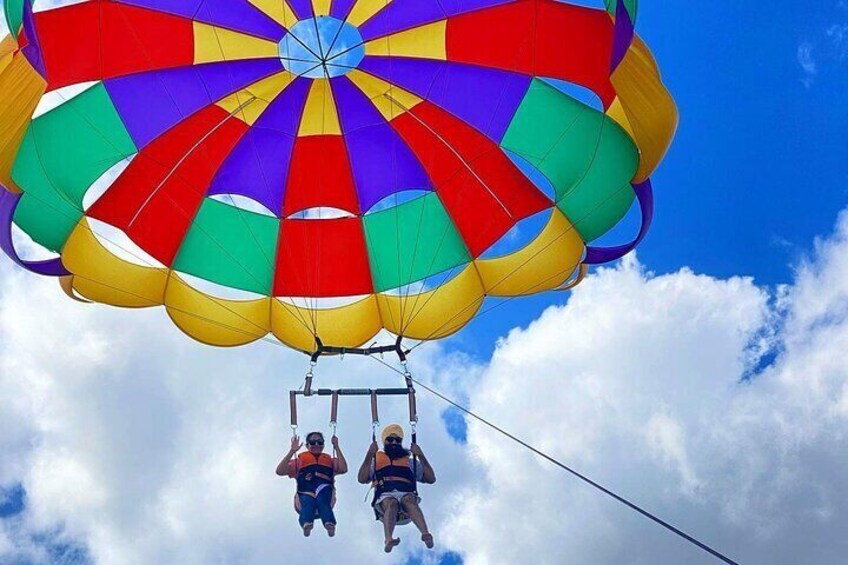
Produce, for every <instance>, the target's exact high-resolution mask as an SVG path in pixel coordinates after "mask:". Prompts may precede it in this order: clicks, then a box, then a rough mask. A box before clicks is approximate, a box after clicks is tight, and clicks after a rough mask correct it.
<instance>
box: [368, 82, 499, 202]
mask: <svg viewBox="0 0 848 565" xmlns="http://www.w3.org/2000/svg"><path fill="white" fill-rule="evenodd" d="M390 86H391V83H390ZM383 96H384V97H385V98H387V99H388V100H389V101H390V102H392V103H393V104H397V105H398V106H399V107H400V108H402V109H403V110H404V111H405V112H406V113H407V114H409V115H410V116H411V117H412V119H413V120H415V121H416V122H418V123H419V124H421V125H422V126H424V127H425V128H426V129H427V131H429V132H430V133H431V134H433V136H435V137H436V139H438V140H439V141H441V142H442V144H444V146H445V147H447V148H448V149H450V151H451V153H453V154H454V156H455V157H456V158H457V160H459V162H460V163H462V165H463V166H464V167H465V168H466V169H467V170H468V172H469V173H471V175H472V176H473V177H474V179H475V180H476V181H477V182H479V183H480V186H482V187H483V188H485V189H486V192H488V193H489V196H491V197H492V198H494V199H495V202H497V203H498V206H500V207H501V209H503V211H504V213H506V215H507V216H509V217H510V218H512V213H511V212H510V211H509V208H507V207H506V204H504V203H503V201H501V199H500V198H498V195H497V194H495V193H494V191H492V189H491V188H489V185H488V184H486V181H484V180H483V179H482V178H480V175H478V174H477V171H475V170H474V169H473V168H472V167H471V164H470V163H469V162H468V161H466V160H465V158H464V157H463V156H462V154H460V152H459V151H457V150H456V149H455V148H454V146H453V145H451V144H450V143H448V140H447V139H445V138H444V136H442V135H441V134H440V133H439V132H437V131H436V130H435V129H433V128H432V127H431V126H430V124H428V123H427V122H425V121H424V120H422V119H421V118H419V117H418V116H416V115H415V114H414V113H413V112H412V109H411V108H409V107H408V106H406V105H405V104H404V103H403V102H401V101H400V100H398V99H396V98H395V97H394V96H392V95H391V94H389V93H387V92H384V93H383Z"/></svg>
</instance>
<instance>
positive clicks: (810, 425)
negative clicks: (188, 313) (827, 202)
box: [0, 214, 848, 564]
mask: <svg viewBox="0 0 848 565" xmlns="http://www.w3.org/2000/svg"><path fill="white" fill-rule="evenodd" d="M0 280H2V281H3V285H2V290H0V398H2V399H3V400H2V410H0V451H2V453H3V457H2V458H0V488H2V489H3V492H10V491H11V490H13V489H14V488H15V487H16V486H17V485H20V486H22V488H23V489H24V490H25V492H26V497H25V504H24V508H23V509H22V510H21V511H20V512H16V513H14V514H13V515H11V516H7V517H5V518H3V519H0V561H3V562H7V561H12V562H15V561H21V562H35V563H39V562H41V563H49V562H87V561H92V562H97V563H121V564H123V563H129V564H132V563H154V562H180V563H209V562H221V563H235V562H238V563H268V562H275V561H280V560H281V559H286V558H289V557H291V556H296V555H307V552H309V554H316V555H321V556H322V557H323V558H325V560H327V561H329V560H330V559H343V560H344V562H346V563H371V562H374V560H375V559H381V560H382V562H392V560H388V559H386V558H385V557H384V556H383V555H382V553H381V544H380V536H381V533H380V529H379V526H378V524H376V523H375V522H374V521H373V519H372V516H371V515H370V510H369V508H368V505H367V504H366V503H363V498H364V497H365V494H366V493H365V491H364V490H363V489H361V488H359V487H358V486H357V485H355V481H354V479H353V477H345V478H343V479H341V480H340V485H339V490H340V500H339V506H338V515H339V521H340V528H339V536H337V538H336V539H334V540H333V541H332V542H330V541H329V540H327V539H326V538H325V537H322V536H321V532H320V531H319V532H317V533H316V535H314V536H313V537H312V538H310V539H309V540H304V539H303V538H302V536H300V534H299V532H298V531H297V529H296V526H295V517H294V515H293V513H292V510H291V507H290V504H291V495H292V485H291V484H290V483H289V482H287V481H286V480H284V479H278V478H276V477H275V476H274V475H273V469H274V467H275V466H276V463H277V461H278V459H279V458H280V457H281V456H282V454H283V452H284V451H285V449H286V445H287V438H288V434H289V430H288V427H287V422H288V415H287V405H286V401H287V399H286V391H287V390H288V389H289V388H291V387H293V386H294V387H296V386H297V385H299V383H300V381H301V379H302V377H301V375H302V374H303V373H304V372H305V370H306V362H305V360H304V359H303V358H302V357H300V356H299V355H296V354H294V353H291V352H288V351H287V350H285V349H283V348H280V347H275V346H273V345H269V344H267V343H264V342H262V343H258V344H255V345H253V346H250V347H247V348H243V349H241V350H239V351H229V350H214V349H209V348H204V347H202V346H200V345H196V344H194V343H192V342H190V341H188V340H187V339H185V338H184V337H183V336H182V335H180V334H179V333H178V332H177V330H175V329H173V328H171V327H170V325H169V324H168V323H167V322H166V321H165V320H164V319H163V318H164V314H163V313H162V312H160V311H141V312H139V311H133V312H130V311H122V310H115V309H107V308H102V307H98V306H81V305H78V304H72V303H70V302H69V301H67V299H65V298H62V297H61V296H60V295H61V293H60V292H58V291H57V289H56V288H55V287H54V283H53V282H51V281H45V280H40V279H36V278H33V277H31V276H28V275H26V274H23V273H21V272H19V271H17V270H13V269H12V268H11V267H9V266H8V265H7V264H5V263H4V264H3V266H2V267H0ZM845 351H848V214H843V215H842V216H841V218H840V220H839V222H838V224H837V227H836V230H835V232H834V233H833V234H832V235H831V236H830V237H828V238H827V239H823V240H821V241H819V242H817V243H816V246H815V250H814V252H813V253H811V255H810V257H809V258H807V259H806V260H804V261H802V262H800V264H799V265H798V267H797V270H796V276H795V279H794V281H793V282H792V284H791V285H788V286H786V287H784V288H779V289H766V288H761V287H758V286H757V285H756V283H755V281H753V280H751V279H749V278H744V277H737V278H732V279H728V280H721V279H716V278H713V277H709V276H705V275H697V274H695V273H692V272H690V271H688V270H686V269H684V270H681V271H679V272H677V273H672V274H666V275H661V276H655V275H653V274H652V273H650V272H648V271H647V270H646V269H645V267H643V266H642V265H640V264H639V263H638V262H637V261H636V260H634V259H630V260H628V261H625V262H624V263H622V264H621V265H619V266H618V267H616V268H610V269H602V270H600V271H598V272H597V273H596V274H594V275H593V276H592V277H591V278H590V279H589V280H588V281H587V283H586V284H585V285H584V286H582V287H581V288H580V289H578V290H577V291H576V292H575V293H573V294H572V295H571V297H570V298H569V300H568V302H567V303H566V304H564V305H562V306H559V307H554V308H550V309H548V310H547V311H545V312H544V313H542V314H541V316H540V317H539V319H538V320H536V321H535V322H534V323H532V324H531V325H530V326H529V327H527V328H519V329H515V330H513V331H512V332H511V333H510V334H509V335H508V336H506V337H505V338H503V340H502V341H501V342H500V343H499V345H498V347H497V349H496V352H495V354H494V356H493V358H492V359H491V360H489V361H487V362H485V363H476V362H474V361H472V360H469V359H466V358H463V357H461V356H456V355H453V356H449V355H446V354H444V353H443V352H442V351H441V350H440V349H439V348H438V346H437V345H434V346H429V345H428V346H426V347H422V348H421V349H419V350H418V352H420V354H419V355H418V356H416V357H415V358H414V359H413V361H412V364H413V368H414V370H415V371H416V373H417V375H418V376H419V377H420V378H422V379H423V380H424V381H426V382H428V383H430V384H433V385H435V386H436V387H437V388H440V389H443V390H444V391H445V392H447V393H449V394H451V395H454V396H457V397H460V398H462V399H463V400H464V401H466V402H468V404H469V405H470V406H471V407H472V408H473V409H474V410H475V411H477V412H479V413H480V414H483V415H485V416H488V417H490V418H491V419H493V420H494V421H495V422H496V423H498V424H500V425H502V426H503V427H505V428H507V429H509V430H511V431H514V432H515V433H516V434H518V435H519V436H521V437H523V438H525V439H527V440H529V441H530V442H531V443H533V444H535V445H536V446H538V447H539V448H541V449H543V450H545V451H547V452H549V453H551V454H552V455H553V456H555V457H557V458H560V459H561V460H563V461H564V462H566V463H567V464H569V465H571V466H573V467H575V468H577V469H578V470H580V471H582V472H585V473H586V474H588V475H589V476H592V477H593V478H595V479H597V480H598V481H600V482H601V483H603V484H605V485H607V486H609V487H611V488H612V489H613V490H616V491H617V492H619V493H621V494H623V495H625V496H627V497H629V498H631V499H632V500H634V501H635V502H637V503H639V504H641V505H643V506H645V507H646V508H648V509H649V510H651V511H653V512H655V513H657V514H658V515H660V516H662V517H663V518H666V519H668V520H669V521H670V522H672V523H674V524H675V525H678V526H679V527H681V528H682V529H684V530H686V531H688V532H690V533H693V534H695V535H696V536H698V537H700V538H702V539H703V540H704V541H706V542H707V543H709V544H712V545H714V546H715V547H717V548H719V549H720V550H722V551H724V552H726V553H727V554H728V555H729V556H731V557H733V558H735V559H737V560H739V561H740V562H743V563H763V564H765V563H768V564H780V563H786V564H790V563H793V564H794V563H822V564H826V563H841V562H842V561H844V555H845V553H846V551H848V540H846V538H845V536H844V535H842V534H843V533H844V531H846V528H848V508H846V501H848V478H846V477H848V458H846V457H845V456H844V454H845V453H846V452H848V445H846V443H848V440H846V437H848V360H846V359H845V353H844V352H845ZM397 378H398V377H397V375H394V374H392V373H389V372H388V371H386V370H384V369H383V368H381V366H380V365H378V364H376V363H373V362H371V361H369V360H362V359H360V360H356V359H350V358H348V359H346V360H345V361H343V362H342V361H339V360H327V361H322V364H321V365H320V366H319V372H318V379H319V382H320V383H321V384H322V385H328V386H342V385H351V386H360V385H367V384H373V385H378V386H379V385H395V384H397ZM420 396H421V399H420V400H421V413H422V415H423V416H424V418H423V421H422V424H421V432H420V433H421V437H422V442H423V444H424V447H425V450H426V451H427V452H428V454H429V455H430V457H431V459H432V460H433V462H434V464H435V466H436V470H437V474H438V476H439V482H438V483H437V485H436V486H435V487H430V488H427V489H425V490H423V496H424V498H425V501H424V508H425V511H426V513H427V515H428V518H429V520H430V522H431V525H432V528H433V530H434V532H435V533H436V536H437V541H438V544H439V551H440V552H442V553H444V552H448V551H451V552H456V553H458V554H460V555H462V557H463V559H464V561H465V562H466V563H469V564H490V563H492V564H500V563H517V562H523V561H525V560H526V559H527V556H528V552H529V553H530V554H532V557H533V559H534V561H537V562H539V563H562V562H568V563H574V564H581V563H586V564H589V563H591V564H599V563H600V564H604V563H610V564H612V563H712V562H713V561H712V560H711V559H708V557H707V556H706V555H705V554H703V553H702V552H700V551H699V550H697V549H696V548H693V547H691V546H689V545H688V544H686V543H684V542H682V541H680V540H679V539H677V538H675V537H674V536H672V535H671V534H669V533H668V532H666V531H664V530H662V529H660V528H659V527H657V526H656V525H654V524H652V523H651V522H648V521H647V520H645V519H644V518H642V517H640V516H638V515H635V514H634V513H633V512H631V511H629V510H627V509H625V508H623V507H621V506H620V505H618V504H616V503H614V502H612V501H610V500H609V499H607V498H605V497H604V496H603V495H601V494H599V493H597V492H595V491H593V490H591V489H590V488H588V487H587V486H586V485H584V484H583V483H580V482H579V481H577V480H575V479H573V478H572V477H570V476H569V475H566V474H564V473H563V472H562V471H561V470H558V469H556V468H555V467H553V466H552V465H550V464H549V463H546V462H544V461H541V460H539V459H537V458H535V457H534V456H532V455H530V454H528V453H527V452H526V451H523V450H521V449H520V448H517V447H515V446H514V445H513V444H510V443H509V442H507V441H506V440H505V439H504V438H503V437H501V436H499V435H497V434H495V433H494V432H492V431H490V430H488V429H487V428H485V427H482V426H481V425H480V424H478V423H476V422H474V421H470V422H469V425H468V429H467V444H462V443H459V442H457V441H456V440H455V439H453V438H452V437H451V436H450V435H449V434H448V432H447V430H446V428H445V425H444V422H443V421H442V419H441V418H440V417H438V416H439V414H440V412H441V411H442V410H443V409H444V405H442V404H440V403H439V402H438V401H437V400H435V399H433V398H432V397H430V396H428V395H427V394H426V393H422V394H421V395H420ZM404 409H405V406H403V403H399V404H393V403H386V404H385V405H383V406H382V410H383V415H382V419H383V421H385V422H388V421H390V420H403V418H404ZM328 413H329V406H327V405H325V404H324V403H322V402H320V401H316V402H315V403H304V405H303V406H302V409H301V421H302V424H303V426H304V429H305V428H309V429H312V428H318V429H326V427H327V424H326V421H327V417H328ZM369 420H370V417H369V414H368V407H367V406H366V405H364V404H362V403H356V402H351V403H347V404H343V405H342V410H341V415H340V436H341V439H342V445H343V447H344V448H346V449H345V451H346V454H347V455H348V458H349V460H350V462H351V465H352V466H354V467H355V466H356V465H358V464H359V463H360V462H361V458H362V452H363V451H364V449H365V447H366V446H367V443H368V440H369V436H370V426H369ZM402 535H403V538H404V542H403V544H402V545H401V546H400V548H399V550H400V553H398V555H397V556H396V557H395V558H394V560H395V561H398V562H404V561H405V560H407V559H409V558H411V557H414V558H415V559H420V558H422V551H421V549H420V542H418V540H417V536H416V535H414V533H413V532H411V531H410V530H404V531H403V532H402ZM316 552H317V553H316ZM436 555H438V554H436ZM430 559H431V560H432V561H435V560H436V559H437V557H436V556H432V557H430Z"/></svg>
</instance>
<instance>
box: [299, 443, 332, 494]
mask: <svg viewBox="0 0 848 565" xmlns="http://www.w3.org/2000/svg"><path fill="white" fill-rule="evenodd" d="M334 481H335V469H334V466H333V458H332V457H330V456H329V455H327V454H326V453H322V454H321V455H318V456H317V457H316V456H315V455H312V454H311V453H309V452H308V451H307V452H304V453H301V454H300V455H298V456H297V492H299V493H301V494H312V495H314V494H315V493H316V492H317V490H318V487H319V486H321V485H332V484H333V483H334Z"/></svg>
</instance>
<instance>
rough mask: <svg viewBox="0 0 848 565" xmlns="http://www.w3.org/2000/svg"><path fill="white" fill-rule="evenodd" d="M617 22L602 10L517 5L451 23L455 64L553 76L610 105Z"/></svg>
mask: <svg viewBox="0 0 848 565" xmlns="http://www.w3.org/2000/svg"><path fill="white" fill-rule="evenodd" d="M613 38H614V23H613V21H612V20H611V19H610V17H609V14H607V13H606V12H604V11H602V10H587V9H586V8H585V7H583V6H572V5H570V4H563V3H561V2H553V1H552V0H549V1H541V0H539V1H536V2H515V3H511V4H504V5H502V6H497V7H494V8H488V9H485V10H478V11H475V12H471V13H468V14H464V15H461V16H455V17H453V18H450V19H448V24H447V56H448V60H449V61H454V62H461V63H471V64H476V65H483V66H486V67H494V68H498V69H504V70H508V71H516V72H520V73H523V74H526V75H531V76H540V77H551V78H558V79H562V80H567V81H569V82H573V83H576V84H580V85H582V86H585V87H587V88H589V89H591V90H592V91H594V92H595V93H597V94H598V96H600V97H601V99H602V100H603V102H604V105H605V106H606V107H608V106H609V105H610V104H611V103H612V101H613V100H614V99H615V96H616V94H615V89H614V88H613V86H612V83H611V82H610V77H609V72H610V63H611V61H612V46H613Z"/></svg>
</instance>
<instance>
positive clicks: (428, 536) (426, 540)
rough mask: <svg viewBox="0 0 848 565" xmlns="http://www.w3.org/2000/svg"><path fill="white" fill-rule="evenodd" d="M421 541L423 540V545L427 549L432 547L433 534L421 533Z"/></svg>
mask: <svg viewBox="0 0 848 565" xmlns="http://www.w3.org/2000/svg"><path fill="white" fill-rule="evenodd" d="M421 541H423V542H424V545H426V546H427V549H433V534H431V533H426V534H421Z"/></svg>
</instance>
